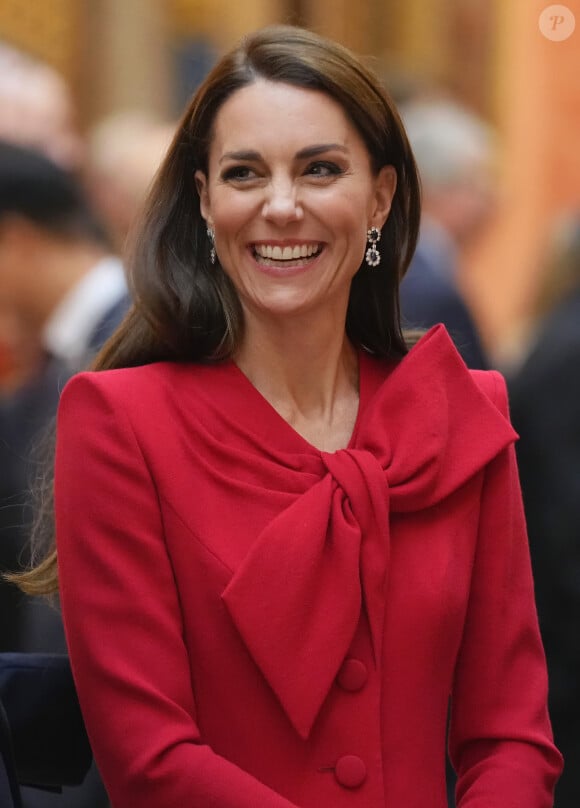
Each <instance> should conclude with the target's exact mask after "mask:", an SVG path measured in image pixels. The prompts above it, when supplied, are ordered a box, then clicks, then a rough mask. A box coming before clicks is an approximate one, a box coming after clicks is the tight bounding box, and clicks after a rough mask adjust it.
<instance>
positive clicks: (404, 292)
mask: <svg viewBox="0 0 580 808" xmlns="http://www.w3.org/2000/svg"><path fill="white" fill-rule="evenodd" d="M401 112H402V116H403V120H404V123H405V126H406V129H407V132H408V135H409V140H410V141H411V145H412V147H413V151H414V153H415V159H416V160H417V165H418V167H419V175H420V177H421V184H422V219H421V233H420V237H419V243H418V246H417V250H416V253H415V256H414V258H413V260H412V262H411V266H410V268H409V271H408V273H407V275H406V277H405V278H404V280H403V282H402V284H401V311H402V315H403V322H404V323H405V324H406V325H407V326H410V327H419V328H429V327H430V326H433V325H435V324H436V323H439V322H441V323H444V324H445V326H446V327H447V329H448V331H449V333H450V334H451V336H452V338H453V339H454V341H455V343H456V345H457V348H458V349H459V351H460V353H461V355H462V356H463V358H464V360H465V361H466V363H467V365H468V366H469V367H471V368H476V369H477V368H480V369H481V368H485V367H487V365H488V362H487V359H486V356H485V353H484V350H483V347H482V344H481V340H480V337H479V334H478V330H477V326H476V323H475V321H474V319H473V316H472V314H471V312H470V310H469V307H468V305H467V303H466V301H465V300H464V299H463V296H462V293H461V290H460V285H459V283H458V273H459V271H460V265H461V257H462V253H463V251H464V250H465V248H466V247H467V246H469V245H471V244H472V243H473V240H474V239H475V238H476V237H477V236H478V235H479V234H480V232H481V230H482V228H483V226H484V225H485V224H487V222H488V219H489V217H490V214H491V213H492V211H493V210H494V202H495V193H494V185H495V179H494V170H493V160H494V138H493V134H492V132H491V129H490V128H489V127H488V126H487V125H486V124H485V123H484V122H483V121H481V120H480V119H479V118H478V117H476V116H475V115H474V114H473V113H471V112H470V111H469V110H467V109H465V108H464V107H462V106H461V105H459V104H458V103H456V102H454V101H451V100H449V99H447V98H442V97H425V98H418V99H417V100H414V101H409V102H408V103H407V104H406V105H404V106H403V108H402V111H401Z"/></svg>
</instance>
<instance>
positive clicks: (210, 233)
mask: <svg viewBox="0 0 580 808" xmlns="http://www.w3.org/2000/svg"><path fill="white" fill-rule="evenodd" d="M207 237H208V239H209V260H210V261H211V262H212V264H215V259H216V253H215V233H214V230H213V227H208V228H207Z"/></svg>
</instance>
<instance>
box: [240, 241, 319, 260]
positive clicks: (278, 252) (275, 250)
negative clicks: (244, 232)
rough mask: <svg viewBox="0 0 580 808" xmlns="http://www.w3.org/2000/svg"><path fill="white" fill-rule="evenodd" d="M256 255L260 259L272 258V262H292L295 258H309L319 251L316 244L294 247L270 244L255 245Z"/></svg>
mask: <svg viewBox="0 0 580 808" xmlns="http://www.w3.org/2000/svg"><path fill="white" fill-rule="evenodd" d="M255 251H256V254H257V255H259V256H261V257H262V258H272V259H273V260H274V261H292V260H296V259H297V258H310V257H311V256H312V255H316V254H317V253H318V252H319V251H320V246H319V245H318V244H297V245H296V246H295V247H284V248H282V247H279V246H277V245H276V246H274V247H273V246H272V245H271V244H257V245H256V247H255Z"/></svg>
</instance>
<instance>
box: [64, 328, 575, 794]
mask: <svg viewBox="0 0 580 808" xmlns="http://www.w3.org/2000/svg"><path fill="white" fill-rule="evenodd" d="M57 438H58V440H57V464H56V487H55V491H56V516H57V545H58V555H59V573H60V579H61V598H62V608H63V614H64V619H65V626H66V631H67V639H68V642H69V647H70V655H71V661H72V666H73V672H74V675H75V680H76V683H77V687H78V692H79V697H80V701H81V705H82V709H83V712H84V715H85V720H86V724H87V728H88V731H89V735H90V739H91V742H92V745H93V749H94V752H95V756H96V759H97V762H98V765H99V768H100V770H101V773H102V775H103V778H104V781H105V784H106V786H107V789H108V791H109V794H110V797H111V800H112V803H113V805H114V806H115V808H133V806H135V805H138V806H140V808H160V806H163V808H198V806H199V808H202V807H203V808H206V807H207V806H215V807H216V808H257V807H258V806H259V808H298V807H299V808H343V807H344V808H347V807H350V806H353V807H356V806H360V808H382V806H385V807H386V806H405V808H425V806H426V805H429V806H430V808H444V807H445V806H446V796H445V756H444V738H445V731H446V720H447V708H448V699H449V696H450V695H451V697H452V700H453V707H452V718H451V726H450V753H451V756H452V759H453V762H454V765H455V767H456V769H457V771H458V805H459V806H460V808H521V807H522V806H526V808H550V807H551V805H552V800H553V797H552V793H553V787H554V782H555V780H556V779H557V776H558V774H559V771H560V769H561V758H560V756H559V753H558V752H557V750H556V749H555V748H554V746H553V743H552V738H551V732H550V726H549V720H548V716H547V712H546V691H547V683H546V671H545V662H544V657H543V651H542V647H541V643H540V638H539V632H538V625H537V618H536V613H535V607H534V601H533V587H532V579H531V572H530V564H529V558H528V549H527V540H526V533H525V525H524V518H523V513H522V506H521V498H520V493H519V485H518V479H517V471H516V465H515V458H514V451H513V441H514V439H515V433H514V432H513V429H512V428H511V426H510V424H509V420H508V417H507V402H506V395H505V388H504V384H503V381H502V379H501V377H500V376H499V374H497V373H494V372H487V373H484V372H469V371H468V370H467V369H466V367H465V365H464V364H463V362H462V360H461V359H460V358H459V356H458V354H457V353H456V351H455V348H454V347H453V345H452V343H451V341H450V339H449V337H448V335H447V333H446V332H445V330H444V329H443V328H442V327H437V328H435V329H432V330H431V331H430V332H429V333H428V334H427V335H426V336H425V337H423V339H421V340H420V342H419V343H418V344H417V345H416V346H415V347H414V348H413V349H412V350H411V351H410V352H409V354H408V355H407V356H406V357H405V358H404V359H402V360H401V361H400V362H398V363H395V362H386V361H382V360H377V359H374V358H372V357H371V356H369V355H368V354H366V353H364V352H361V353H360V406H359V414H358V419H357V423H356V426H355V430H354V433H353V435H352V438H351V440H350V443H349V445H348V447H347V448H346V449H344V450H340V451H337V452H334V453H325V452H321V451H319V450H318V449H316V448H315V447H313V446H312V445H310V444H309V443H308V442H307V441H305V440H304V439H303V438H302V437H301V436H300V435H298V434H297V433H296V432H295V431H294V430H293V429H292V428H291V426H290V425H289V424H287V423H286V422H285V421H284V420H283V419H282V418H281V417H280V415H279V414H278V413H277V412H276V411H275V410H274V409H273V408H272V407H271V406H270V404H269V403H268V402H267V401H266V400H265V399H264V398H263V397H262V396H261V395H260V394H259V393H258V392H257V391H256V390H255V388H254V387H253V386H252V385H251V384H250V382H249V381H248V380H247V379H246V377H245V376H244V375H243V374H242V373H241V371H240V370H239V369H238V368H237V367H236V366H235V364H234V363H233V362H224V363H222V364H218V365H203V366H202V365H193V364H177V363H157V364H153V365H147V366H144V367H139V368H131V369H122V370H113V371H106V372H98V373H84V374H79V375H78V376H76V377H75V378H73V380H72V381H71V382H69V384H68V385H67V387H66V389H65V390H64V392H63V395H62V399H61V405H60V410H59V420H58V434H57Z"/></svg>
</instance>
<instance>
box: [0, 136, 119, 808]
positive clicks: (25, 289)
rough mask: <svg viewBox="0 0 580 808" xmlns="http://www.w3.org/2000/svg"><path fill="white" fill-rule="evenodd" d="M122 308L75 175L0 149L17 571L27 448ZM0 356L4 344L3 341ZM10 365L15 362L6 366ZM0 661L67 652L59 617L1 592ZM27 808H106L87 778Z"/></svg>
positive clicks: (6, 508)
mask: <svg viewBox="0 0 580 808" xmlns="http://www.w3.org/2000/svg"><path fill="white" fill-rule="evenodd" d="M127 306H128V296H127V288H126V284H125V276H124V272H123V267H122V265H121V262H120V260H119V258H118V257H116V256H115V255H114V254H112V252H111V249H110V245H109V241H108V238H107V237H106V236H105V231H104V229H103V227H102V226H101V224H100V222H99V221H98V220H97V218H96V216H95V214H94V213H93V211H92V209H91V207H90V206H89V203H88V201H87V199H86V195H85V193H84V192H83V189H82V188H81V186H80V184H79V182H78V181H77V179H76V178H75V176H74V175H73V174H71V173H70V172H69V171H67V170H65V169H63V168H62V167H61V166H58V165H57V164H55V163H54V162H53V161H52V160H50V159H49V158H48V157H46V156H44V155H42V154H41V153H39V152H37V151H33V150H30V149H27V148H24V147H22V146H18V145H15V144H13V143H6V142H0V321H2V318H3V322H4V324H5V327H6V328H9V326H10V324H11V323H12V324H15V325H16V334H17V339H16V340H15V342H16V344H17V345H18V346H19V350H20V349H21V346H22V344H23V342H25V343H26V345H27V350H28V352H29V353H33V354H34V361H33V362H32V361H31V362H30V363H29V372H28V373H27V374H26V375H25V378H21V379H20V381H19V383H18V384H16V383H14V381H13V382H12V383H10V384H6V385H5V387H4V390H3V393H2V395H1V396H0V447H1V450H0V451H1V455H2V463H1V464H0V469H1V470H0V548H1V563H2V568H3V570H7V569H14V568H15V567H16V566H18V561H19V558H18V557H19V554H20V553H21V552H22V551H23V549H24V547H25V541H26V536H27V535H28V530H27V523H28V522H29V518H28V516H29V507H30V506H29V503H28V502H27V494H26V492H27V491H28V490H29V488H30V486H31V482H32V477H33V476H34V472H35V467H36V464H35V453H34V451H33V447H34V446H35V445H36V444H40V445H42V440H41V435H42V432H43V429H44V428H45V427H46V426H47V424H49V423H50V422H51V420H52V417H53V415H54V413H55V411H56V407H57V403H58V398H59V394H60V390H61V389H62V386H63V385H64V383H65V381H66V380H67V378H68V377H69V376H70V375H71V374H72V373H73V372H74V371H75V370H79V369H80V368H81V367H83V366H84V365H85V364H86V363H87V361H88V360H89V358H90V357H91V356H92V355H93V354H94V353H95V352H96V351H97V350H98V348H99V347H100V345H101V344H102V342H103V341H104V340H105V339H106V337H107V336H108V334H109V333H110V332H111V331H112V330H113V329H114V328H115V326H116V325H117V324H118V323H119V321H120V319H121V318H122V316H123V314H124V312H125V310H126V308H127ZM4 344H5V345H6V346H9V345H10V344H11V342H10V339H9V338H6V340H5V343H4ZM16 363H17V360H16V359H13V361H12V365H15V364H16ZM0 609H1V611H2V622H1V626H2V628H1V630H0V648H1V650H4V651H30V652H35V651H41V652H42V651H45V652H65V651H66V645H65V642H64V636H63V631H62V623H61V620H60V616H59V615H58V613H57V612H56V611H55V610H53V609H51V608H49V607H47V606H46V605H45V604H44V602H42V601H39V600H36V599H31V598H29V599H26V600H25V601H24V600H20V599H19V598H18V594H17V592H16V590H15V588H14V587H12V586H10V585H8V584H6V583H4V582H3V583H1V584H0ZM23 796H24V803H25V806H26V808H49V806H59V808H69V807H70V808H101V806H106V805H108V800H107V798H106V795H105V792H104V789H103V786H102V784H101V783H100V780H99V778H98V775H97V774H96V771H95V770H94V769H93V770H92V771H91V772H90V774H89V776H88V778H87V780H86V782H85V783H84V784H83V785H82V786H81V787H79V788H74V789H65V791H64V792H63V795H56V794H49V793H46V792H43V791H39V790H37V789H24V790H23Z"/></svg>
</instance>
